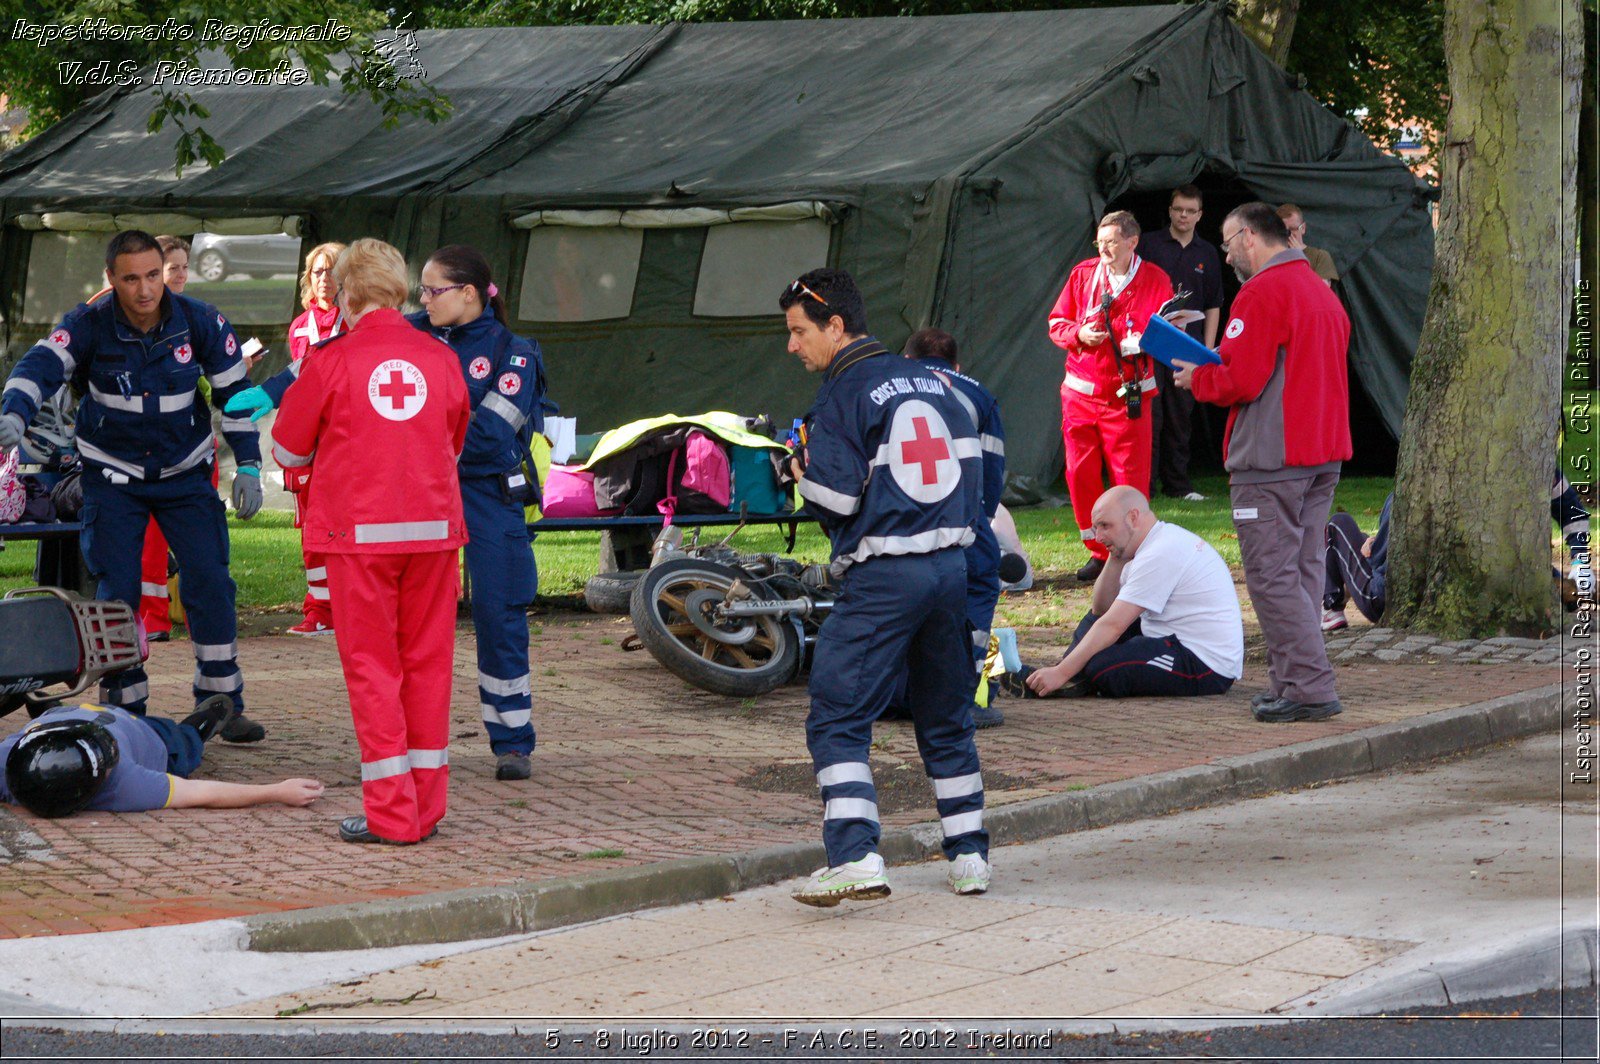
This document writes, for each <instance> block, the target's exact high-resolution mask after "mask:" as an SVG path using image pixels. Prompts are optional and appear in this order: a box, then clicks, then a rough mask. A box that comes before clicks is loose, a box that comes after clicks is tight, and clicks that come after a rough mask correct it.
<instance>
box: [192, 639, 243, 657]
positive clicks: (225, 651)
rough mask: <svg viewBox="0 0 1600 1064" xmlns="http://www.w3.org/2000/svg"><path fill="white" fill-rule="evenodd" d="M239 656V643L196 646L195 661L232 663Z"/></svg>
mask: <svg viewBox="0 0 1600 1064" xmlns="http://www.w3.org/2000/svg"><path fill="white" fill-rule="evenodd" d="M238 656H239V644H238V643H237V642H234V643H196V644H194V660H196V661H232V660H233V659H234V658H236V657H238Z"/></svg>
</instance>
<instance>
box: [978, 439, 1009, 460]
mask: <svg viewBox="0 0 1600 1064" xmlns="http://www.w3.org/2000/svg"><path fill="white" fill-rule="evenodd" d="M978 442H979V443H980V444H982V445H983V449H984V450H985V451H987V452H988V453H989V454H997V455H999V456H1000V457H1001V458H1004V457H1005V456H1006V441H1005V440H1002V439H1001V438H1000V437H999V436H991V435H989V434H988V433H984V434H983V435H982V436H979V437H978Z"/></svg>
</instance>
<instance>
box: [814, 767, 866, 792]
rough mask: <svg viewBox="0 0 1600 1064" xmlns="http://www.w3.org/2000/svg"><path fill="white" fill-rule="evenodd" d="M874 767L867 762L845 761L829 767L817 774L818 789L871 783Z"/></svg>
mask: <svg viewBox="0 0 1600 1064" xmlns="http://www.w3.org/2000/svg"><path fill="white" fill-rule="evenodd" d="M871 782H872V766H870V765H868V764H867V763H866V762H865V761H844V762H841V763H839V764H837V765H829V766H828V767H827V768H825V769H823V770H822V771H821V772H819V773H817V786H818V787H832V786H833V785H834V784H836V783H871Z"/></svg>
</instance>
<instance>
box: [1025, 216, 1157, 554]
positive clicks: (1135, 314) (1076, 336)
mask: <svg viewBox="0 0 1600 1064" xmlns="http://www.w3.org/2000/svg"><path fill="white" fill-rule="evenodd" d="M1095 245H1096V247H1097V248H1098V249H1099V252H1100V254H1099V255H1098V257H1096V258H1092V259H1085V260H1084V261H1083V262H1080V263H1078V265H1076V266H1074V267H1073V268H1072V273H1071V274H1070V275H1068V277H1067V283H1066V286H1065V287H1064V288H1062V289H1061V295H1060V297H1059V298H1057V299H1056V303H1055V306H1054V307H1053V308H1051V311H1050V320H1049V326H1050V340H1051V342H1052V343H1054V344H1055V345H1056V346H1057V347H1059V348H1061V349H1062V350H1064V351H1066V353H1067V357H1066V373H1065V375H1064V376H1063V377H1062V380H1061V439H1062V442H1063V443H1064V444H1065V445H1066V452H1067V491H1068V493H1069V494H1070V495H1071V496H1072V516H1073V517H1074V518H1076V519H1077V522H1078V529H1079V533H1080V534H1081V535H1082V536H1083V540H1084V546H1085V547H1087V548H1088V549H1089V561H1088V563H1087V564H1085V565H1084V567H1083V568H1081V569H1079V570H1078V579H1079V580H1094V579H1095V578H1096V577H1098V576H1099V575H1100V570H1101V569H1103V568H1104V567H1105V562H1106V548H1105V545H1104V544H1102V543H1101V542H1100V541H1099V540H1098V539H1096V538H1095V536H1094V531H1093V525H1094V517H1093V514H1094V504H1095V502H1096V501H1097V500H1098V499H1099V498H1100V496H1101V494H1102V493H1103V492H1104V491H1105V490H1106V488H1105V479H1104V478H1105V475H1106V472H1107V471H1109V472H1110V475H1111V483H1112V484H1128V485H1130V486H1132V487H1135V488H1137V489H1139V491H1140V493H1142V494H1148V493H1149V491H1150V446H1151V444H1150V441H1151V435H1150V420H1151V419H1150V416H1149V414H1148V411H1147V410H1146V409H1145V407H1146V406H1147V403H1146V402H1145V400H1147V399H1148V398H1149V396H1150V394H1151V393H1152V392H1153V391H1154V390H1155V387H1156V382H1155V377H1154V376H1153V375H1152V373H1151V370H1150V359H1149V358H1148V357H1146V356H1145V355H1142V354H1140V353H1139V341H1138V337H1139V334H1140V333H1142V332H1143V331H1144V323H1145V322H1146V321H1148V320H1150V315H1151V314H1153V313H1155V312H1156V311H1157V310H1159V309H1160V308H1161V304H1163V303H1165V302H1166V301H1167V300H1168V299H1170V298H1171V297H1172V281H1171V280H1170V279H1169V278H1168V277H1167V275H1166V274H1165V273H1164V272H1162V270H1161V267H1159V266H1156V265H1154V264H1153V263H1149V262H1145V261H1144V260H1143V259H1141V258H1140V257H1139V256H1138V255H1137V254H1135V250H1134V249H1135V248H1137V247H1138V246H1139V223H1138V222H1136V221H1135V220H1134V217H1133V215H1131V214H1129V213H1128V212H1127V211H1115V212H1113V213H1111V214H1108V215H1106V216H1105V217H1104V218H1102V219H1100V226H1099V228H1098V229H1097V230H1096V232H1095ZM1141 415H1144V416H1141Z"/></svg>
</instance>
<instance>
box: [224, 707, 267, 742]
mask: <svg viewBox="0 0 1600 1064" xmlns="http://www.w3.org/2000/svg"><path fill="white" fill-rule="evenodd" d="M230 701H231V700H230ZM221 735H222V738H223V739H224V740H226V741H227V742H230V743H259V742H260V741H261V740H263V739H265V738H266V737H267V729H265V728H263V727H262V726H261V725H259V724H257V723H256V722H255V721H253V720H251V719H250V718H249V717H247V716H245V715H244V714H243V713H235V714H234V715H233V717H232V718H231V719H230V720H229V721H228V723H226V724H224V725H223V726H222V731H221Z"/></svg>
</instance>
